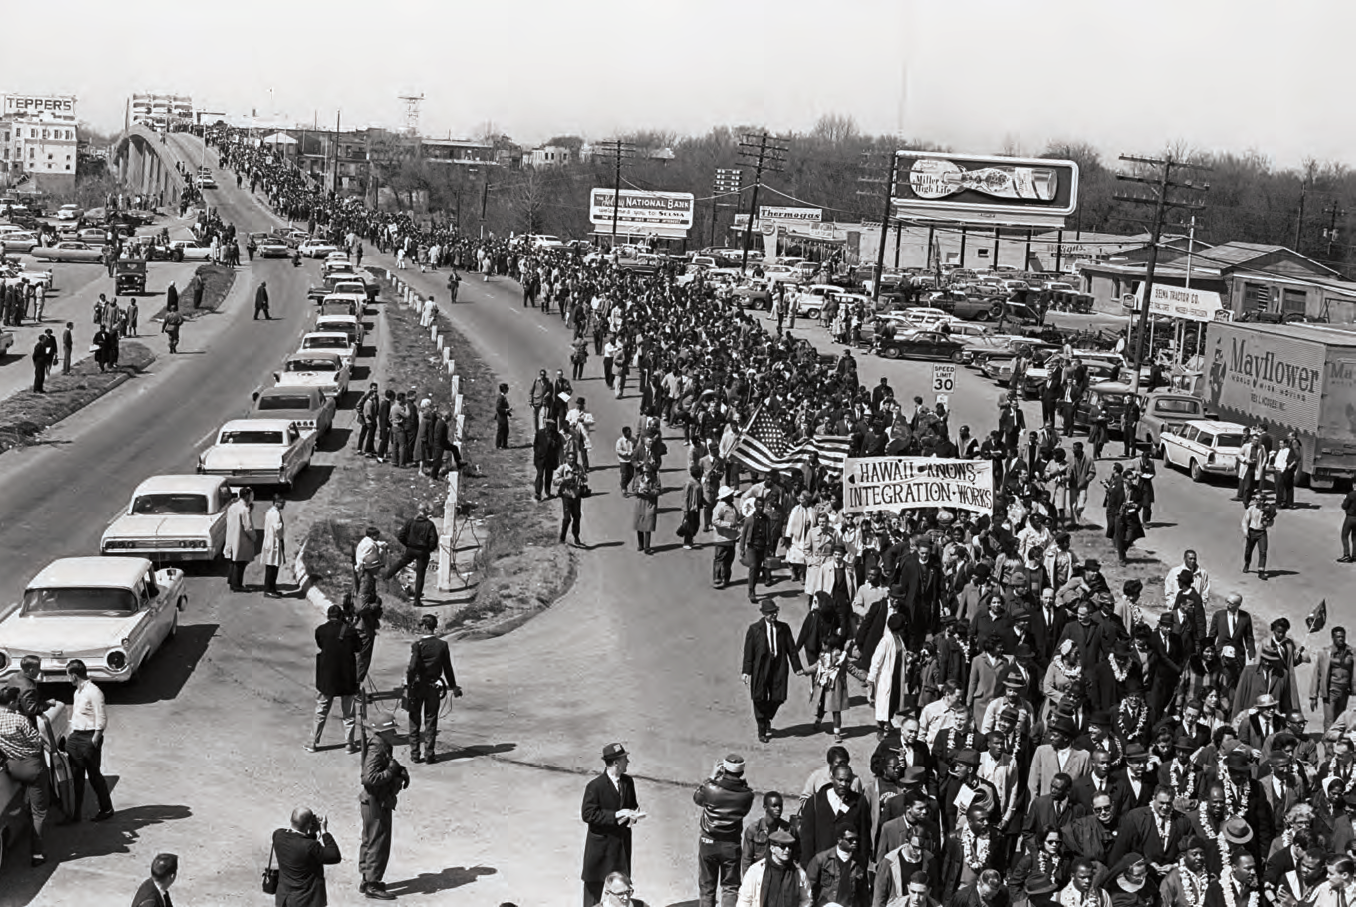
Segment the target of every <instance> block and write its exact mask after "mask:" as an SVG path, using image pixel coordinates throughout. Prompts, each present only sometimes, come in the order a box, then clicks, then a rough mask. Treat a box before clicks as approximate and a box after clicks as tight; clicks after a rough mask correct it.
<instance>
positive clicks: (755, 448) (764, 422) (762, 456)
mask: <svg viewBox="0 0 1356 907" xmlns="http://www.w3.org/2000/svg"><path fill="white" fill-rule="evenodd" d="M849 441H850V439H849V438H848V436H847V435H825V436H823V437H812V438H810V439H809V440H806V441H801V442H799V443H794V444H793V443H792V442H791V439H790V438H789V437H787V434H786V431H785V430H784V429H783V428H782V426H781V424H780V423H779V422H778V421H777V418H776V417H775V416H773V415H772V414H771V413H769V412H767V411H766V410H765V409H764V408H763V407H762V406H760V407H758V411H757V412H755V413H754V414H753V418H752V419H750V420H749V424H748V426H747V427H745V429H744V431H743V433H742V434H741V435H740V436H739V443H738V444H736V445H735V449H734V458H735V459H736V460H738V461H739V462H740V463H743V464H744V465H745V466H747V467H748V468H749V469H752V470H754V471H756V472H768V471H769V470H772V469H790V468H792V467H793V466H800V465H801V464H803V463H805V462H806V461H807V460H808V459H809V458H810V454H811V453H815V454H818V455H819V463H820V465H821V466H825V467H827V468H828V470H829V472H832V473H835V474H840V475H841V474H842V472H843V461H844V460H846V459H847V455H848V444H849Z"/></svg>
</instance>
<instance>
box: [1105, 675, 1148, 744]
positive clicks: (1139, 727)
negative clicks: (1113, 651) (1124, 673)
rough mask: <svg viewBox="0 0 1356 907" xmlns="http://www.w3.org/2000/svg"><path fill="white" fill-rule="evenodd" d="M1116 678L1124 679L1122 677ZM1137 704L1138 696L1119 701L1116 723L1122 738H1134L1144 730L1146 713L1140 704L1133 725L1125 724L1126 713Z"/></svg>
mask: <svg viewBox="0 0 1356 907" xmlns="http://www.w3.org/2000/svg"><path fill="white" fill-rule="evenodd" d="M1113 668H1114V665H1113ZM1117 679H1118V680H1124V677H1120V678H1117ZM1137 706H1140V698H1139V697H1138V696H1127V697H1126V698H1125V700H1124V701H1123V702H1121V704H1120V706H1119V708H1117V709H1116V723H1117V724H1118V725H1120V729H1121V731H1122V733H1121V739H1122V740H1134V739H1136V738H1138V737H1139V735H1140V733H1141V732H1142V731H1143V730H1144V722H1145V720H1146V718H1147V713H1146V711H1145V709H1144V708H1143V707H1142V706H1140V707H1139V717H1138V718H1136V719H1135V726H1134V727H1128V726H1127V722H1128V718H1127V713H1129V712H1133V711H1134V710H1135V709H1136V707H1137Z"/></svg>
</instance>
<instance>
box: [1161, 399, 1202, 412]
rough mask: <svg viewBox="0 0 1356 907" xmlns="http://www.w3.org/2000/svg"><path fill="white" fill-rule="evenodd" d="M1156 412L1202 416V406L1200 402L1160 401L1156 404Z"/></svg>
mask: <svg viewBox="0 0 1356 907" xmlns="http://www.w3.org/2000/svg"><path fill="white" fill-rule="evenodd" d="M1154 412H1158V413H1172V414H1174V415H1183V416H1196V415H1200V412H1201V404H1200V401H1199V400H1159V401H1158V402H1157V403H1156V404H1154Z"/></svg>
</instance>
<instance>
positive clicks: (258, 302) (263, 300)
mask: <svg viewBox="0 0 1356 907" xmlns="http://www.w3.org/2000/svg"><path fill="white" fill-rule="evenodd" d="M260 312H263V313H264V320H265V321H269V320H271V318H270V316H269V314H268V281H266V280H261V281H259V288H258V289H257V290H255V291H254V320H255V321H258V320H259V313H260Z"/></svg>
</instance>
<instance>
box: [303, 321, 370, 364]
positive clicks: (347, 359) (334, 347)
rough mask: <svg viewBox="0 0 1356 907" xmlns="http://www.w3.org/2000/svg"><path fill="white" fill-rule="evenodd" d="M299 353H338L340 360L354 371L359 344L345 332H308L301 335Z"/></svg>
mask: <svg viewBox="0 0 1356 907" xmlns="http://www.w3.org/2000/svg"><path fill="white" fill-rule="evenodd" d="M297 352H298V353H315V352H322V353H337V354H338V355H339V358H341V359H342V360H343V361H344V364H345V365H347V366H348V368H349V371H352V370H353V362H354V360H356V359H357V358H358V344H357V342H356V341H355V340H354V338H353V337H351V336H349V335H348V334H347V333H345V332H343V331H319V330H317V331H308V332H307V333H305V334H302V335H301V346H299V347H297Z"/></svg>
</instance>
